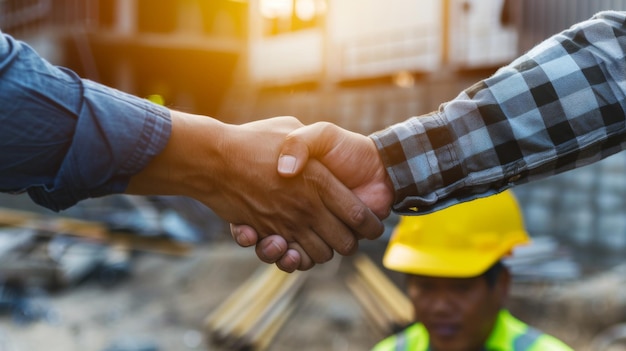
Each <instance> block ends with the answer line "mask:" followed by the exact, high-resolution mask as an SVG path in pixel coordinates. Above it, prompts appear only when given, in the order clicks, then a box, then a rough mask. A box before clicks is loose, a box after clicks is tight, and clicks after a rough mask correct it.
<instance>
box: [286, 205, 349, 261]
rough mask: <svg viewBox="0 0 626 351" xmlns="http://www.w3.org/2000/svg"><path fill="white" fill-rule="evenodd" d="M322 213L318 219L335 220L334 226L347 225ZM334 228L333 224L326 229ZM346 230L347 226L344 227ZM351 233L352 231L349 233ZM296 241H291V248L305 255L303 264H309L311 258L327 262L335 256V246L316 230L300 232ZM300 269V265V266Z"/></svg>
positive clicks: (321, 220) (324, 220) (323, 220)
mask: <svg viewBox="0 0 626 351" xmlns="http://www.w3.org/2000/svg"><path fill="white" fill-rule="evenodd" d="M320 214H321V215H316V219H318V220H319V221H320V222H327V221H333V220H334V221H335V222H336V223H334V226H336V227H345V226H343V224H342V223H340V222H339V221H338V220H337V219H336V218H335V217H333V216H331V215H328V214H327V212H325V211H320ZM327 228H333V225H327V226H325V228H324V229H327ZM343 230H344V231H345V230H347V228H344V229H343ZM349 235H351V233H349ZM295 239H296V241H295V242H289V248H295V249H296V251H298V252H299V253H300V254H301V256H302V257H303V259H302V262H301V265H302V264H305V265H308V264H307V262H306V261H308V260H310V261H312V262H314V263H325V262H328V261H330V260H331V259H332V258H333V255H334V251H333V248H332V247H331V246H330V245H329V244H328V243H326V241H325V240H324V239H323V238H322V236H320V235H319V234H318V233H317V232H315V231H314V230H312V229H311V230H309V231H308V232H307V231H304V232H300V233H298V234H297V235H295ZM298 269H300V267H299V268H298Z"/></svg>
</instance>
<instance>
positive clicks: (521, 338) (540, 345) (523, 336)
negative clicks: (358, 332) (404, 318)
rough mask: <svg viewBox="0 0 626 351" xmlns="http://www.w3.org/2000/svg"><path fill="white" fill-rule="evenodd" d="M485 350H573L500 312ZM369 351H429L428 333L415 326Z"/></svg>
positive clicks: (505, 312)
mask: <svg viewBox="0 0 626 351" xmlns="http://www.w3.org/2000/svg"><path fill="white" fill-rule="evenodd" d="M483 350H484V351H573V350H572V348H570V347H569V346H567V345H565V344H564V343H563V342H561V341H560V340H558V339H556V338H554V337H552V336H550V335H548V334H544V333H542V332H540V331H538V330H537V329H534V328H532V327H529V326H528V325H526V324H524V323H523V322H522V321H520V320H518V319H516V318H515V317H513V316H512V315H511V314H510V313H509V311H507V310H501V311H500V313H499V314H498V319H497V320H496V325H495V327H494V328H493V331H492V332H491V334H490V335H489V337H488V338H487V342H486V343H485V347H484V348H483ZM372 351H431V348H430V345H429V342H428V331H427V330H426V328H425V327H424V325H423V324H421V323H415V324H412V325H411V326H409V327H408V328H406V329H404V330H403V331H401V332H400V333H398V334H396V335H392V336H390V337H388V338H386V339H384V340H383V341H381V342H379V343H378V344H377V345H376V346H375V347H374V348H373V349H372Z"/></svg>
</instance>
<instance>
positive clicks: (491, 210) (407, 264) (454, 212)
mask: <svg viewBox="0 0 626 351" xmlns="http://www.w3.org/2000/svg"><path fill="white" fill-rule="evenodd" d="M529 241H530V238H529V236H528V233H527V232H526V230H525V229H524V220H523V218H522V212H521V210H520V208H519V205H518V203H517V200H516V199H515V196H514V195H513V193H512V192H511V191H510V190H508V191H505V192H502V193H499V194H497V195H492V196H488V197H484V198H480V199H476V200H472V201H468V202H465V203H461V204H458V205H454V206H451V207H448V208H446V209H443V210H441V211H437V212H433V213H430V214H427V215H423V216H404V217H401V218H400V222H399V223H398V225H397V226H396V228H395V230H394V232H393V234H392V237H391V239H390V241H389V245H388V246H387V250H386V252H385V256H384V257H383V265H384V266H385V267H387V268H388V269H391V270H394V271H399V272H404V273H410V274H418V275H428V276H438V277H458V278H463V277H473V276H478V275H480V274H482V273H484V272H485V271H486V270H487V269H488V268H489V267H491V265H493V264H494V263H496V262H497V261H498V260H500V259H501V258H502V257H504V256H505V255H507V254H508V253H510V252H511V250H512V249H513V247H515V246H516V245H518V244H523V243H527V242H529Z"/></svg>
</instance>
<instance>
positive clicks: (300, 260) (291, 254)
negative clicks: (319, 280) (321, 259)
mask: <svg viewBox="0 0 626 351" xmlns="http://www.w3.org/2000/svg"><path fill="white" fill-rule="evenodd" d="M294 258H297V261H296V260H295V259H294ZM276 265H277V266H278V267H279V268H281V267H284V268H287V267H289V268H292V270H291V272H293V271H295V270H296V269H297V270H299V271H307V270H309V269H311V268H313V267H314V266H315V262H314V261H313V259H311V257H310V256H309V255H307V253H306V251H304V249H303V248H302V246H301V245H300V244H298V243H297V242H291V243H289V250H288V251H287V254H286V255H285V256H283V257H282V258H281V259H280V260H279V261H278V262H277V263H276ZM281 269H282V268H281ZM283 270H284V269H283Z"/></svg>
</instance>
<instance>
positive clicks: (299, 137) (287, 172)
mask: <svg viewBox="0 0 626 351" xmlns="http://www.w3.org/2000/svg"><path fill="white" fill-rule="evenodd" d="M329 126H332V124H330V123H327V122H318V123H314V124H312V125H309V126H305V127H302V128H298V129H296V130H294V131H292V132H291V133H289V134H287V136H286V137H285V141H284V143H283V145H282V148H281V150H280V156H279V157H278V173H279V174H280V175H282V176H283V177H293V176H295V175H297V174H300V172H302V170H303V169H304V166H305V165H306V163H307V162H308V160H309V157H316V158H321V157H323V156H324V155H325V154H327V153H328V152H329V151H330V150H331V149H332V145H329V144H328V143H327V142H325V138H324V134H325V131H326V132H327V131H328V129H329V128H327V127H329ZM331 129H332V128H331Z"/></svg>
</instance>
